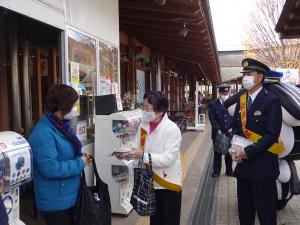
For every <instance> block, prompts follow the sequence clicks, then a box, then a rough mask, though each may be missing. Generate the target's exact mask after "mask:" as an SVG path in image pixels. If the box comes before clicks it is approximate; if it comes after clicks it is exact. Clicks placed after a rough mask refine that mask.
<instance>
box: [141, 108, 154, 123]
mask: <svg viewBox="0 0 300 225" xmlns="http://www.w3.org/2000/svg"><path fill="white" fill-rule="evenodd" d="M154 119H155V112H147V111H143V112H142V121H143V122H148V123H150V122H152V121H153V120H154Z"/></svg>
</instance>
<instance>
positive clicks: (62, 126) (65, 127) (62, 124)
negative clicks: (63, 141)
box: [43, 111, 82, 156]
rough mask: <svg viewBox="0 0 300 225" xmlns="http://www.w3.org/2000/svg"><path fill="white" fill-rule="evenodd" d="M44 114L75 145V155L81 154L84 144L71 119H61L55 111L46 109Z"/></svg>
mask: <svg viewBox="0 0 300 225" xmlns="http://www.w3.org/2000/svg"><path fill="white" fill-rule="evenodd" d="M43 115H44V116H45V117H46V119H47V120H48V121H49V122H50V123H51V124H52V125H53V126H54V127H55V128H56V129H57V130H58V131H59V132H60V133H61V134H62V135H64V136H65V137H66V138H67V139H68V140H69V142H70V143H71V144H72V145H73V149H74V153H75V155H76V156H79V155H81V149H82V145H81V142H80V141H79V139H78V137H77V136H76V133H75V131H74V129H73V128H72V126H71V122H70V121H69V120H61V119H59V118H58V117H57V116H56V115H54V113H51V112H48V111H44V112H43Z"/></svg>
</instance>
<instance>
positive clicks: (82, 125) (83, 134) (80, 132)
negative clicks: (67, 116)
mask: <svg viewBox="0 0 300 225" xmlns="http://www.w3.org/2000/svg"><path fill="white" fill-rule="evenodd" d="M76 128H77V129H76V135H77V137H78V139H79V141H85V140H87V122H86V121H85V120H83V121H79V122H78V123H77V127H76Z"/></svg>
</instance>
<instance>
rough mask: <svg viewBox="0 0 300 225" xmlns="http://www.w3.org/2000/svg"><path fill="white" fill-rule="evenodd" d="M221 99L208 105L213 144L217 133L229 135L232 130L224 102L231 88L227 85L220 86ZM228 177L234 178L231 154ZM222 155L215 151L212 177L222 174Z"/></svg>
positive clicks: (226, 156)
mask: <svg viewBox="0 0 300 225" xmlns="http://www.w3.org/2000/svg"><path fill="white" fill-rule="evenodd" d="M217 88H218V89H219V98H217V99H216V100H214V101H212V102H210V103H209V105H208V107H209V108H208V110H209V111H208V116H209V120H210V123H211V126H212V134H211V138H212V141H213V143H214V142H215V138H216V135H217V133H218V132H219V133H225V134H226V135H229V130H230V129H231V116H230V115H229V113H228V110H227V109H226V108H225V107H224V105H223V103H224V101H225V100H226V99H227V98H228V97H229V91H230V86H229V85H226V84H222V85H219V86H218V87H217ZM225 165H226V173H225V174H226V175H227V176H232V159H231V156H230V154H229V153H228V154H227V155H225ZM221 166H222V154H220V153H218V152H215V151H214V164H213V173H212V175H211V176H212V177H218V176H219V175H220V172H221Z"/></svg>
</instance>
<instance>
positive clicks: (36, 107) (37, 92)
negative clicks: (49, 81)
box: [32, 48, 42, 122]
mask: <svg viewBox="0 0 300 225" xmlns="http://www.w3.org/2000/svg"><path fill="white" fill-rule="evenodd" d="M34 51H35V52H34V56H35V57H34V59H33V85H32V92H33V98H32V101H33V106H32V110H33V112H34V113H33V120H34V121H35V122H36V121H38V119H39V118H40V115H41V114H42V78H41V67H40V60H41V50H40V49H38V48H37V49H35V50H34Z"/></svg>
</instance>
